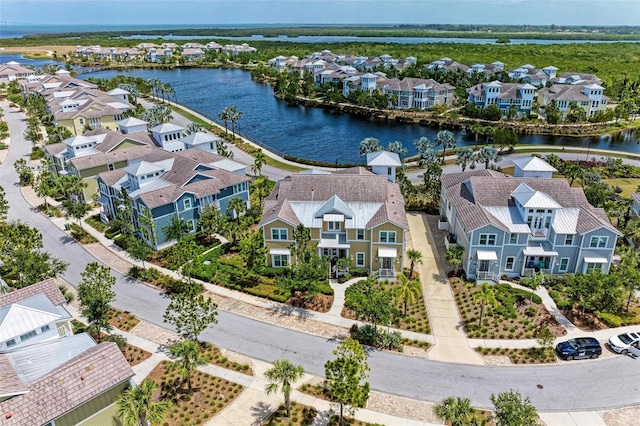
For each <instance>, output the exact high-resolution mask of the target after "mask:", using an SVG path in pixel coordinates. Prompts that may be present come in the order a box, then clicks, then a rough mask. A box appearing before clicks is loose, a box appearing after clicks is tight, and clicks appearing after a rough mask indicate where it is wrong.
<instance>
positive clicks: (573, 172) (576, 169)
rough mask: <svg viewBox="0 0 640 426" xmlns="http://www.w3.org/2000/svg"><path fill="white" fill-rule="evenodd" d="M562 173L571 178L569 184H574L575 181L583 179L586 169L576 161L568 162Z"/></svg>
mask: <svg viewBox="0 0 640 426" xmlns="http://www.w3.org/2000/svg"><path fill="white" fill-rule="evenodd" d="M562 174H563V175H564V177H565V178H567V179H569V186H573V181H574V180H576V179H581V178H582V175H583V174H584V169H583V168H582V167H580V166H579V165H577V164H575V163H566V164H565V165H564V167H563V168H562Z"/></svg>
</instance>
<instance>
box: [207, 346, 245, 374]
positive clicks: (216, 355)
mask: <svg viewBox="0 0 640 426" xmlns="http://www.w3.org/2000/svg"><path fill="white" fill-rule="evenodd" d="M200 346H201V350H202V355H203V356H204V357H205V358H207V360H208V361H209V363H210V364H215V365H218V366H220V367H223V368H226V369H228V370H234V371H237V372H238V373H242V374H246V375H248V376H253V370H252V369H251V366H250V365H249V364H241V363H239V362H234V361H231V360H229V358H227V357H226V356H223V355H222V353H221V352H220V349H218V348H217V347H215V346H213V345H212V344H210V343H201V344H200Z"/></svg>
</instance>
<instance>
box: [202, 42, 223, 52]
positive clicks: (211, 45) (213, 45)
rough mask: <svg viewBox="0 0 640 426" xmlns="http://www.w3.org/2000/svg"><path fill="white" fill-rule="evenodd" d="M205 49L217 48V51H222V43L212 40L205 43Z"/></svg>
mask: <svg viewBox="0 0 640 426" xmlns="http://www.w3.org/2000/svg"><path fill="white" fill-rule="evenodd" d="M204 50H215V51H216V52H220V51H222V45H221V44H220V43H216V42H215V41H210V42H209V43H207V44H205V45H204Z"/></svg>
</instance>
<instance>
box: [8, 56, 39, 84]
mask: <svg viewBox="0 0 640 426" xmlns="http://www.w3.org/2000/svg"><path fill="white" fill-rule="evenodd" d="M35 74H36V72H35V71H34V70H33V69H32V68H27V67H23V66H22V65H20V64H19V63H17V62H15V61H11V62H7V63H6V64H0V84H1V83H9V82H10V81H13V80H18V79H22V78H27V77H29V76H33V75H35Z"/></svg>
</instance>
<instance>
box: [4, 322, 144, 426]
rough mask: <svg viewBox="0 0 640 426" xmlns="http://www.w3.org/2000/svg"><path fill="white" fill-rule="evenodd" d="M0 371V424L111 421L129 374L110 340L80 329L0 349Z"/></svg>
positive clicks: (87, 423) (130, 374)
mask: <svg viewBox="0 0 640 426" xmlns="http://www.w3.org/2000/svg"><path fill="white" fill-rule="evenodd" d="M0 371H1V372H2V374H0V389H2V394H1V395H0V411H1V412H2V424H3V425H6V426H33V425H54V424H55V425H59V426H60V425H76V424H84V425H89V424H93V425H104V424H111V423H112V421H113V420H112V419H113V418H114V417H115V416H116V415H117V406H116V400H117V399H118V396H119V395H120V394H121V393H122V392H123V391H124V390H125V389H126V388H127V387H129V386H131V385H132V384H133V383H132V382H131V379H132V378H133V375H134V373H133V370H132V369H131V367H130V366H129V363H128V362H127V360H126V359H125V357H124V355H122V352H120V349H118V346H117V345H116V344H115V343H112V342H104V343H100V344H99V345H96V342H95V341H94V340H93V339H92V338H91V336H89V335H88V334H86V333H82V334H77V335H74V336H69V337H64V338H61V339H55V340H50V341H46V342H42V343H38V344H34V345H29V346H25V347H22V348H16V349H11V350H7V351H0Z"/></svg>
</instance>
